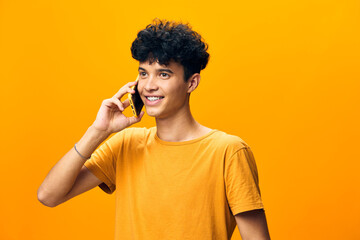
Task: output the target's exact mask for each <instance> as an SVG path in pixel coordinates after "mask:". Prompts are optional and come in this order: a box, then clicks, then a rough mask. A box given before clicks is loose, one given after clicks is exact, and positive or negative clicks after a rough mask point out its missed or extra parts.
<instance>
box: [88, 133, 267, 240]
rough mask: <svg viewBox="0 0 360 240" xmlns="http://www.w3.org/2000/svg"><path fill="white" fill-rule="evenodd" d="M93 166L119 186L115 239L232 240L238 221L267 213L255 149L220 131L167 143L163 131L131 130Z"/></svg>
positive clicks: (109, 187)
mask: <svg viewBox="0 0 360 240" xmlns="http://www.w3.org/2000/svg"><path fill="white" fill-rule="evenodd" d="M85 166H86V167H87V168H88V169H89V170H90V171H91V172H92V173H93V174H94V175H95V176H97V177H98V178H99V179H100V180H102V181H103V183H102V184H100V185H99V187H100V188H101V189H102V190H104V191H105V192H107V193H112V192H114V191H115V188H116V191H115V193H116V220H115V225H116V226H115V240H120V239H121V240H128V239H129V240H130V239H132V240H134V239H136V240H159V239H175V240H176V239H178V240H185V239H197V240H202V239H204V240H210V239H217V240H219V239H230V238H231V236H232V234H233V232H234V229H235V227H236V221H235V218H234V215H236V214H237V213H240V212H244V211H249V210H253V209H261V208H263V203H262V200H261V196H260V189H259V184H258V174H257V167H256V163H255V159H254V156H253V154H252V152H251V150H250V147H249V146H248V145H247V144H246V143H245V142H244V141H243V140H242V139H241V138H239V137H236V136H232V135H229V134H226V133H224V132H221V131H218V130H212V131H211V132H210V133H208V134H206V135H205V136H202V137H200V138H197V139H193V140H190V141H185V142H166V141H163V140H161V139H160V138H158V137H157V135H156V127H153V128H150V129H147V128H127V129H125V130H123V131H121V132H118V133H116V134H114V135H113V136H112V137H111V138H110V139H109V140H107V141H106V142H104V143H103V144H102V145H101V146H100V147H99V148H98V149H97V150H96V151H95V152H94V153H93V154H92V156H91V159H89V160H88V161H87V162H85Z"/></svg>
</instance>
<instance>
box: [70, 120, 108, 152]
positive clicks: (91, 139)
mask: <svg viewBox="0 0 360 240" xmlns="http://www.w3.org/2000/svg"><path fill="white" fill-rule="evenodd" d="M109 136H110V134H109V133H108V132H106V131H100V130H98V129H96V128H94V127H93V126H90V127H89V128H88V129H87V131H86V132H85V134H84V136H83V137H82V138H81V139H80V140H79V142H77V144H76V149H75V150H77V151H78V152H79V153H80V154H81V155H82V156H85V157H90V156H91V154H92V153H93V152H94V151H95V150H96V148H97V147H98V146H99V145H100V144H101V143H102V142H103V141H104V140H106V138H108V137H109Z"/></svg>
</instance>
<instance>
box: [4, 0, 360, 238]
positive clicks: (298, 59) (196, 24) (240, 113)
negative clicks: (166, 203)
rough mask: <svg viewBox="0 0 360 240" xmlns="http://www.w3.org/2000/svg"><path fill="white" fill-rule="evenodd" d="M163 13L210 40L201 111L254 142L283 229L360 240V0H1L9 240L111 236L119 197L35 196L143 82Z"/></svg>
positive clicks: (273, 213) (96, 192)
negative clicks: (107, 106) (141, 38)
mask: <svg viewBox="0 0 360 240" xmlns="http://www.w3.org/2000/svg"><path fill="white" fill-rule="evenodd" d="M155 17H159V18H167V19H171V20H182V21H184V22H189V23H190V24H191V25H192V26H193V29H194V30H196V31H198V32H199V33H200V34H201V35H202V36H203V37H204V39H205V40H206V41H207V42H208V44H209V47H210V48H209V52H210V55H211V57H210V62H209V64H208V66H207V68H206V69H205V70H204V71H203V72H202V81H201V84H200V86H199V88H198V89H197V90H196V91H195V92H194V93H193V94H192V97H191V106H192V112H193V114H194V116H195V118H196V119H197V120H198V121H199V122H200V123H202V124H204V125H206V126H208V127H211V128H216V129H219V130H223V131H226V132H228V133H231V134H235V135H238V136H240V137H241V138H242V139H244V140H245V141H246V142H247V143H248V144H249V145H250V146H251V147H252V150H253V152H254V154H255V158H256V160H257V165H258V170H259V179H260V188H261V192H262V196H263V201H264V205H265V208H266V214H267V219H268V225H269V229H270V234H271V237H272V239H279V240H282V239H284V240H285V239H360V230H359V224H360V217H359V215H360V207H359V202H360V191H359V183H360V180H359V174H358V172H359V170H360V169H359V165H360V164H359V160H360V157H359V155H360V154H359V152H358V150H359V138H360V128H359V122H360V114H359V112H360V111H359V102H360V97H359V93H360V64H359V59H360V35H359V29H360V2H359V1H355V0H353V1H328V0H327V1H325V0H322V1H309V0H305V1H285V0H274V1H264V0H262V1H246V2H245V1H244V3H241V2H239V1H227V0H225V1H220V2H214V3H213V2H210V1H207V2H201V1H199V2H197V1H193V0H191V1H188V0H185V1H181V2H177V1H175V2H171V1H152V2H151V1H150V2H149V1H142V0H139V1H129V2H127V3H125V2H121V1H44V0H41V1H40V0H34V1H16V0H2V1H0V79H1V88H0V89H1V94H0V98H1V99H0V104H1V120H0V121H1V144H0V147H1V167H0V180H1V182H2V191H1V204H0V213H1V218H0V239H6V240H12V239H28V240H32V239H34V240H35V239H36V240H42V239H44V240H45V239H52V240H56V239H113V234H114V212H115V201H114V196H115V195H114V194H113V195H107V194H105V193H103V192H102V191H101V190H100V189H99V188H96V189H93V190H91V191H89V192H86V193H84V194H82V195H80V196H78V197H76V198H74V199H72V200H70V201H69V202H66V203H64V204H62V205H60V206H58V207H56V208H47V207H45V206H43V205H42V204H41V203H40V202H38V200H37V195H36V192H37V189H38V187H39V186H40V184H41V182H42V181H43V180H44V178H45V176H46V174H47V173H48V172H49V170H50V169H51V167H52V166H53V165H54V164H55V163H56V162H57V161H58V160H59V159H60V158H61V157H62V156H63V155H64V154H65V153H66V152H67V151H69V150H70V149H71V148H72V147H73V145H74V143H75V142H77V141H78V140H79V139H80V138H81V136H82V135H83V134H84V133H85V131H86V130H87V128H88V127H89V126H90V125H91V124H92V122H93V121H94V120H95V117H96V114H97V111H98V109H99V107H100V105H101V102H102V100H103V99H106V98H109V97H112V96H113V95H114V94H115V93H116V92H117V90H118V89H119V88H120V87H121V86H122V85H124V84H125V83H126V82H128V81H132V80H134V78H135V77H136V74H137V66H138V65H137V62H136V61H135V60H133V59H132V58H131V54H130V45H131V43H132V41H133V40H134V38H135V37H136V34H137V32H138V31H139V30H140V29H142V28H144V27H145V26H146V25H147V24H148V23H150V22H151V20H152V19H153V18H155ZM128 113H129V112H128ZM153 125H154V120H153V119H151V118H149V117H148V116H146V117H145V118H144V119H143V121H142V122H141V123H138V124H137V125H136V126H147V127H150V126H153ZM159 214H161V213H159ZM232 239H234V240H235V239H240V234H239V231H238V229H235V232H234V235H233V238H232Z"/></svg>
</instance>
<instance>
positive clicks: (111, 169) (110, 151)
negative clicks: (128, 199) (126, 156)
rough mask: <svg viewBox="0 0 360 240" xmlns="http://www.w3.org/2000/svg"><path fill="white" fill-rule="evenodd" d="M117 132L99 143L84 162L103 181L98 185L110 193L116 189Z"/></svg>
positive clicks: (118, 136) (118, 137)
mask: <svg viewBox="0 0 360 240" xmlns="http://www.w3.org/2000/svg"><path fill="white" fill-rule="evenodd" d="M119 141H121V139H120V135H119V133H117V134H115V135H113V136H112V137H111V138H110V139H108V140H106V141H105V142H103V143H102V145H100V147H99V148H97V149H96V150H95V151H94V152H93V153H92V155H91V158H90V159H89V160H87V161H86V162H85V164H84V165H85V167H87V168H88V169H89V170H90V171H91V172H92V173H93V174H94V175H95V176H96V177H97V178H99V179H100V180H101V181H103V182H102V183H101V184H100V185H99V187H100V188H101V189H102V190H103V191H104V192H106V193H108V194H111V193H113V192H114V191H115V189H116V158H117V153H118V150H119V144H121V143H119Z"/></svg>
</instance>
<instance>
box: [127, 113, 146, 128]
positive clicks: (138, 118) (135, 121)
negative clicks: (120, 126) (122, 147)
mask: <svg viewBox="0 0 360 240" xmlns="http://www.w3.org/2000/svg"><path fill="white" fill-rule="evenodd" d="M144 114H145V113H144V111H141V113H140V114H139V116H138V117H129V122H130V125H132V124H134V123H137V122H140V121H141V119H142V117H143V116H144Z"/></svg>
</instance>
